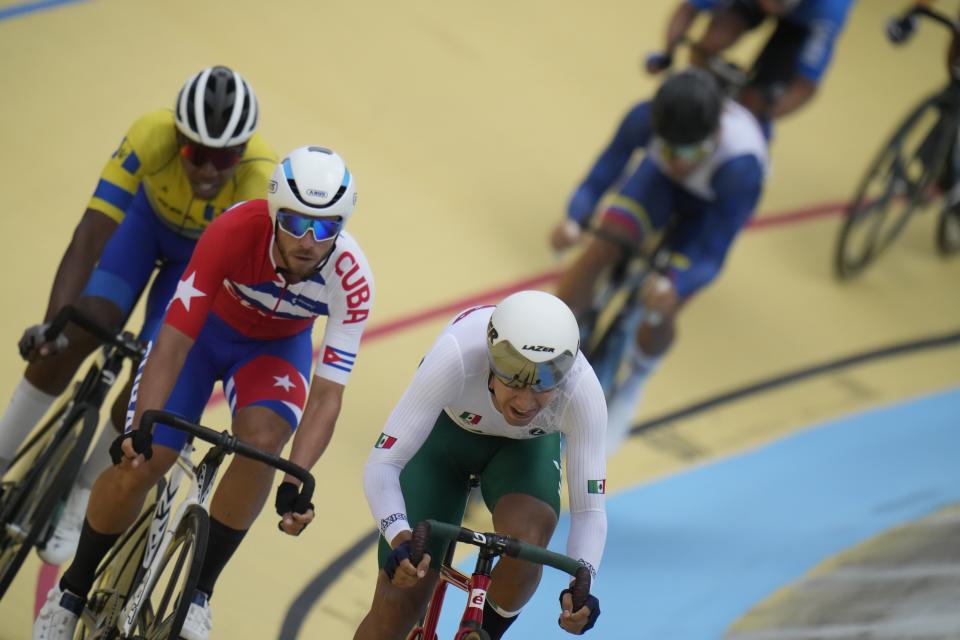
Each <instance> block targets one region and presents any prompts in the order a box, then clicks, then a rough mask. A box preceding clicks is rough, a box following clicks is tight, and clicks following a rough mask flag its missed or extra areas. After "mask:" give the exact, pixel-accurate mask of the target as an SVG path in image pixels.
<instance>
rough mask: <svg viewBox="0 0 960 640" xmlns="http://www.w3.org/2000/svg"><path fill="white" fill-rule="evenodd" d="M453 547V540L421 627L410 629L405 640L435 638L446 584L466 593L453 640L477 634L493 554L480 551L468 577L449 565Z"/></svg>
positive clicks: (445, 593)
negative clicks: (474, 566)
mask: <svg viewBox="0 0 960 640" xmlns="http://www.w3.org/2000/svg"><path fill="white" fill-rule="evenodd" d="M455 546H456V543H455V542H453V541H451V542H450V544H449V545H448V546H447V552H446V554H445V555H444V559H443V564H442V565H441V566H440V580H439V581H438V582H437V586H436V587H435V588H434V590H433V596H431V598H430V604H429V605H428V606H427V613H426V615H425V616H424V618H423V626H420V627H416V628H414V629H413V631H411V632H410V634H409V635H408V636H407V640H427V639H429V640H435V639H436V637H437V625H438V624H439V622H440V610H441V609H442V608H443V600H444V598H445V597H446V595H447V585H448V584H452V585H454V586H455V587H458V588H459V589H461V590H463V591H465V592H466V593H467V606H466V607H465V608H464V610H463V616H462V617H461V618H460V627H459V628H458V629H457V634H456V636H454V638H455V640H463V639H464V638H466V637H467V636H468V635H469V634H470V633H476V632H479V630H480V627H481V626H482V625H483V605H484V604H486V602H487V591H488V590H489V589H490V582H491V580H490V571H491V570H492V569H493V560H494V558H496V555H497V554H493V553H491V552H489V551H487V550H485V549H483V548H481V549H480V557H479V558H478V559H477V566H476V568H475V569H474V572H473V575H472V576H469V577H468V576H467V575H466V574H464V573H461V572H460V571H457V570H456V569H454V568H453V566H452V565H453V551H454V547H455Z"/></svg>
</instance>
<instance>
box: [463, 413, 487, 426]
mask: <svg viewBox="0 0 960 640" xmlns="http://www.w3.org/2000/svg"><path fill="white" fill-rule="evenodd" d="M460 419H461V420H463V421H464V422H469V423H470V424H480V421H481V420H482V419H483V416H478V415H477V414H475V413H470V412H469V411H464V412H463V413H461V414H460Z"/></svg>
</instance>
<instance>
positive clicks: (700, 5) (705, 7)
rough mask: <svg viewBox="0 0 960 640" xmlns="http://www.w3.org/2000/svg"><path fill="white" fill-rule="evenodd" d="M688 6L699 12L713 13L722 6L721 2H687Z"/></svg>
mask: <svg viewBox="0 0 960 640" xmlns="http://www.w3.org/2000/svg"><path fill="white" fill-rule="evenodd" d="M687 4H689V5H690V6H691V7H693V8H695V9H696V10H697V11H713V10H714V9H716V8H717V5H718V4H720V0H687Z"/></svg>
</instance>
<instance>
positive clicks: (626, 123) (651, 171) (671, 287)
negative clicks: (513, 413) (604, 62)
mask: <svg viewBox="0 0 960 640" xmlns="http://www.w3.org/2000/svg"><path fill="white" fill-rule="evenodd" d="M640 149H642V150H645V151H646V155H645V157H644V158H643V160H642V161H641V162H640V164H639V166H638V167H637V169H636V170H635V171H634V172H633V173H632V174H630V175H628V176H626V177H625V179H624V181H623V183H622V186H620V188H619V190H618V192H617V193H616V195H615V196H613V198H612V199H611V200H610V201H609V204H608V205H607V206H606V209H605V210H604V213H603V216H602V218H601V220H600V222H599V227H600V229H601V230H602V231H603V235H597V236H595V237H594V238H593V239H592V240H591V242H590V243H589V244H588V246H587V247H586V249H585V251H584V252H583V253H582V254H581V255H580V256H579V258H578V259H577V260H576V261H575V262H574V263H573V264H572V265H571V266H570V268H569V269H568V270H567V271H566V272H565V273H564V274H563V276H562V278H561V280H560V284H559V287H558V295H559V296H560V298H561V299H563V300H564V301H565V302H566V303H567V304H568V305H570V307H571V308H572V309H573V310H574V312H576V313H582V312H583V311H585V310H586V309H587V308H588V306H589V304H590V301H591V296H592V292H593V288H594V283H595V282H596V280H597V278H598V277H599V275H600V274H601V273H602V272H603V271H605V270H606V269H608V268H609V267H611V266H612V265H613V264H614V263H615V262H616V261H617V260H618V259H619V258H620V256H621V251H622V249H621V243H617V242H614V241H613V240H611V239H610V236H614V237H620V238H622V239H623V243H627V244H633V245H636V246H637V247H638V248H642V247H643V246H644V243H645V242H646V243H648V244H649V242H650V241H651V239H652V238H653V237H654V236H655V235H656V234H657V233H659V232H661V231H663V230H664V229H669V231H667V232H666V233H664V236H665V238H666V239H665V240H664V243H665V248H666V249H667V250H668V251H669V253H670V255H671V262H670V265H669V269H667V272H666V273H665V274H664V275H654V276H652V277H650V278H647V280H646V282H645V284H644V287H643V290H642V292H641V301H642V307H643V309H644V310H645V313H644V314H643V315H642V321H639V320H638V321H639V327H638V329H637V331H636V344H635V347H634V349H633V357H632V364H633V368H632V373H631V375H630V377H628V378H627V380H626V382H624V383H623V384H622V385H621V386H620V387H619V390H618V391H617V392H616V393H615V394H614V395H613V396H612V397H608V399H607V400H608V409H609V419H608V423H609V427H608V439H607V452H608V454H610V453H612V452H613V451H615V450H616V448H617V446H618V445H619V443H620V441H621V440H622V439H623V437H624V436H625V435H626V432H627V430H628V429H629V427H630V419H631V418H632V417H633V414H634V410H635V407H636V403H637V401H638V399H639V394H640V390H641V387H642V384H643V381H644V380H645V379H646V376H647V375H648V374H649V373H650V372H652V371H653V369H654V368H655V367H656V366H657V364H658V363H659V362H660V359H661V358H662V357H663V355H664V354H665V353H666V351H667V350H668V349H669V347H670V345H671V344H672V343H673V339H674V321H675V318H676V314H677V313H678V311H679V309H680V308H681V307H682V306H683V304H684V303H685V302H686V301H688V300H689V299H690V298H691V297H692V296H693V295H694V294H695V293H697V292H698V291H699V290H701V289H702V288H703V287H705V286H707V285H708V284H710V282H712V281H713V280H714V278H716V276H717V275H718V274H719V273H720V270H721V269H722V267H723V262H724V259H725V258H726V255H727V251H728V250H729V248H730V246H731V245H732V243H733V241H734V239H735V238H736V236H737V234H738V233H739V232H740V230H741V229H742V228H743V226H744V225H745V224H746V222H747V220H749V218H750V216H751V215H752V214H753V212H754V210H755V208H756V206H757V203H758V201H759V199H760V195H761V192H762V189H763V184H764V179H765V175H766V168H767V147H766V140H765V138H764V137H763V133H762V132H761V130H760V127H759V124H758V123H757V120H756V119H755V118H754V117H753V116H752V115H751V114H750V112H749V111H747V110H746V109H745V108H744V107H743V106H742V105H740V104H738V103H736V102H734V101H733V100H730V99H728V98H725V97H723V94H722V93H721V91H720V88H719V86H718V85H717V83H716V81H715V80H714V78H713V76H711V75H710V74H709V73H708V72H706V71H704V70H702V69H699V68H696V67H691V68H689V69H687V70H685V71H682V72H680V73H677V74H674V75H672V76H670V77H669V78H667V79H666V80H665V81H664V83H663V85H662V86H661V87H660V89H659V90H658V91H657V93H656V95H655V97H654V99H653V100H652V101H650V102H641V103H640V104H638V105H636V106H635V107H633V108H632V109H631V110H630V111H629V112H628V113H627V115H626V117H625V118H624V119H623V122H621V124H620V127H619V128H618V129H617V132H616V134H615V135H614V138H613V140H612V141H611V142H610V144H609V145H608V146H607V148H606V149H605V150H604V151H603V153H602V154H600V157H599V158H598V159H597V161H596V163H595V164H594V166H593V168H592V169H591V171H590V173H589V174H588V175H587V177H586V179H585V180H584V181H583V182H582V183H581V184H580V186H579V187H578V188H577V189H576V191H575V192H574V194H573V197H572V199H571V201H570V205H569V209H568V215H567V218H566V219H565V220H564V221H562V222H560V223H559V224H558V225H557V226H556V228H555V229H554V230H553V234H552V236H551V242H552V243H553V246H554V247H555V248H557V249H562V248H566V247H567V246H570V245H571V244H572V243H573V242H575V241H576V239H577V238H578V237H579V236H580V234H581V230H582V229H583V228H585V227H586V226H587V225H589V224H590V220H591V218H592V217H593V214H594V211H595V209H597V207H598V203H600V201H601V198H602V197H603V196H604V195H605V193H606V192H607V190H608V189H610V188H611V186H612V185H613V184H614V183H616V182H617V180H618V179H620V178H621V177H622V174H623V172H624V170H625V168H626V167H627V165H628V163H629V161H630V159H631V157H632V156H633V154H634V152H635V151H637V150H640ZM668 223H669V224H668ZM604 235H605V236H608V237H603V236H604ZM639 317H640V316H639V311H638V318H639ZM598 376H599V377H600V379H601V380H603V379H604V378H605V376H604V375H602V374H601V372H598Z"/></svg>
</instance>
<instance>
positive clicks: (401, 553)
mask: <svg viewBox="0 0 960 640" xmlns="http://www.w3.org/2000/svg"><path fill="white" fill-rule="evenodd" d="M409 559H410V541H409V540H404V541H403V542H401V543H400V544H399V545H397V548H396V549H394V550H393V551H391V552H390V555H389V556H387V562H386V563H385V564H384V565H383V570H384V571H385V572H386V574H387V577H388V578H390V581H391V582H393V576H394V575H396V573H397V568H398V567H399V566H400V565H401V564H402V563H403V561H404V560H409Z"/></svg>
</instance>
